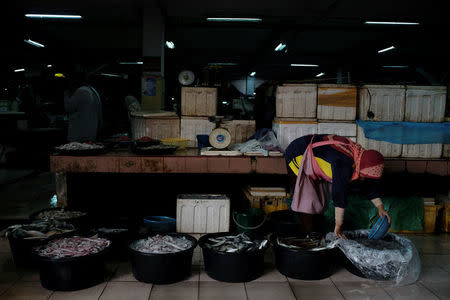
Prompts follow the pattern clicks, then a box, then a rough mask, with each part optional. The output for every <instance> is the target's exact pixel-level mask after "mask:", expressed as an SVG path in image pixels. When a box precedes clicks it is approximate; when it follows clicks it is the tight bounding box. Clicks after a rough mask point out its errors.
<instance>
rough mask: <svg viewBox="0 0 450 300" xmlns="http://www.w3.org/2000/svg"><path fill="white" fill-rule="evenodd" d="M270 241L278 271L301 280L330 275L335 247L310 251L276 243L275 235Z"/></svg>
mask: <svg viewBox="0 0 450 300" xmlns="http://www.w3.org/2000/svg"><path fill="white" fill-rule="evenodd" d="M271 242H272V245H273V248H274V253H275V265H276V267H277V269H278V271H279V272H280V273H281V274H283V275H285V276H287V277H290V278H295V279H301V280H320V279H324V278H327V277H330V276H331V275H332V273H333V271H334V270H335V266H336V251H337V250H336V249H324V250H319V251H311V250H307V249H292V248H288V247H284V246H280V245H278V243H277V242H276V236H275V235H272V238H271Z"/></svg>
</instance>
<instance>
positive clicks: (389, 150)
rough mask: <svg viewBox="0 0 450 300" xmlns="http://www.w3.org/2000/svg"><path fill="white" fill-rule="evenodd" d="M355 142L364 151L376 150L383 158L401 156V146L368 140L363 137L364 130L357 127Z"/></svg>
mask: <svg viewBox="0 0 450 300" xmlns="http://www.w3.org/2000/svg"><path fill="white" fill-rule="evenodd" d="M356 141H357V142H358V144H361V146H362V147H363V148H364V149H367V150H369V149H371V150H377V151H378V152H380V153H381V154H383V156H384V157H399V156H400V155H401V154H402V145H401V144H394V143H389V142H384V141H376V140H372V139H368V138H366V136H365V135H364V129H362V127H360V126H358V132H357V137H356Z"/></svg>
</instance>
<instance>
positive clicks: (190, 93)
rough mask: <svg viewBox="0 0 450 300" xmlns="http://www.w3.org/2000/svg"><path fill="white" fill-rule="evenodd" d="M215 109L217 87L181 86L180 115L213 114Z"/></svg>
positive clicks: (207, 115)
mask: <svg viewBox="0 0 450 300" xmlns="http://www.w3.org/2000/svg"><path fill="white" fill-rule="evenodd" d="M216 111H217V89H216V88H209V87H182V88H181V115H183V116H206V117H210V116H215V115H216Z"/></svg>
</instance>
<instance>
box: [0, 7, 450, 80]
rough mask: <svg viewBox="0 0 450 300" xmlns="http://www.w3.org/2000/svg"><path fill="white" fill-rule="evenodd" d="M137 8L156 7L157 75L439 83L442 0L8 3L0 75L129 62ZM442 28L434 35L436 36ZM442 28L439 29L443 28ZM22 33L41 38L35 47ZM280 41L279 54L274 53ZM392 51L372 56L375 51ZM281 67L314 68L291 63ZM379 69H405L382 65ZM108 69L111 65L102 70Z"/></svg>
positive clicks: (442, 75) (138, 32)
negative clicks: (162, 54)
mask: <svg viewBox="0 0 450 300" xmlns="http://www.w3.org/2000/svg"><path fill="white" fill-rule="evenodd" d="M145 6H149V7H157V8H159V9H161V11H162V14H163V15H164V16H165V17H166V39H167V40H171V41H174V43H175V45H176V48H175V50H168V49H166V58H165V59H166V70H167V71H166V72H167V73H169V74H170V73H171V72H173V73H176V72H178V71H179V70H181V69H185V68H189V69H193V70H201V69H202V68H204V67H205V66H207V65H208V63H211V62H233V63H236V64H237V65H236V66H230V67H225V68H224V69H223V70H222V71H223V72H226V73H227V74H228V76H231V77H238V76H243V75H245V74H248V72H250V71H256V72H257V76H260V77H264V78H267V79H304V80H308V79H310V78H314V75H315V74H317V73H318V72H319V71H320V72H325V73H326V76H324V78H328V79H331V80H334V78H336V77H338V76H340V75H338V72H340V74H343V75H342V76H344V77H345V78H347V79H348V77H349V76H350V75H351V76H352V80H360V81H376V80H377V81H380V80H382V81H385V82H394V81H395V82H399V81H405V82H419V83H422V82H424V83H434V84H446V83H448V82H449V78H448V76H447V75H446V74H448V71H449V65H450V58H449V55H448V53H450V47H449V46H448V44H449V43H448V42H447V36H448V32H449V28H450V19H449V18H447V16H446V15H447V13H448V11H449V9H448V4H447V3H446V1H434V0H431V1H430V0H429V1H417V0H397V1H385V0H379V1H352V0H321V1H318V0H316V1H313V0H309V1H302V0H301V1H286V0H278V1H276V2H275V1H273V0H272V1H269V0H259V1H242V0H241V1H235V0H228V1H220V2H219V1H210V0H209V1H207V0H200V1H191V2H187V1H181V0H160V1H146V0H135V1H119V0H109V1H104V0H91V1H89V2H87V1H74V0H66V1H47V0H40V1H37V0H28V1H16V2H15V4H14V7H13V8H8V11H9V12H10V13H8V16H7V18H6V22H7V24H8V28H11V29H12V30H6V31H5V38H4V40H5V41H6V43H5V45H6V47H4V48H3V50H4V51H3V52H4V55H3V56H2V59H1V61H0V63H1V64H0V67H1V73H2V74H3V75H4V76H6V75H5V74H10V72H11V70H12V69H14V68H20V67H23V66H34V67H36V66H39V65H45V64H48V63H51V64H55V65H58V64H59V65H70V64H75V63H82V64H87V65H89V66H91V67H92V68H94V67H96V66H99V65H102V64H111V63H114V62H116V61H118V60H127V59H139V58H140V57H141V53H142V35H143V34H142V18H143V17H142V16H143V13H142V11H143V8H144V7H145ZM30 12H40V13H43V12H45V13H77V14H80V15H82V16H83V20H81V21H42V20H30V19H26V18H24V14H25V13H30ZM211 16H217V17H230V16H232V17H260V18H262V19H263V21H262V22H261V23H257V24H253V23H252V24H249V23H245V24H244V23H211V22H206V20H205V18H206V17H211ZM365 20H386V21H392V20H397V21H415V22H420V23H421V25H420V26H402V27H399V26H372V25H365V24H364V21H365ZM443 30H444V32H442V31H443ZM445 32H447V34H445ZM24 38H31V39H33V40H36V41H42V42H44V43H45V44H46V48H43V49H38V48H36V47H33V46H30V45H28V44H25V43H24V42H23V40H24ZM280 42H284V43H286V44H287V45H288V46H287V52H282V53H280V52H275V51H274V48H275V47H276V46H277V45H278V43H280ZM391 45H395V46H396V49H394V50H393V51H389V52H386V53H382V54H378V53H377V50H380V49H382V48H385V47H388V46H391ZM291 63H310V64H318V65H320V67H319V68H315V69H305V68H292V67H290V64H291ZM383 65H407V66H408V68H407V69H386V68H382V66H383ZM111 68H112V67H111Z"/></svg>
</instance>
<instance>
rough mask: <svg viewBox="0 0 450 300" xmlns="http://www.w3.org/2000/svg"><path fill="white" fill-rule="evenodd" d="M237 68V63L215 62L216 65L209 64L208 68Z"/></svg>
mask: <svg viewBox="0 0 450 300" xmlns="http://www.w3.org/2000/svg"><path fill="white" fill-rule="evenodd" d="M214 65H216V66H237V63H232V62H229V63H227V62H215V63H208V66H214Z"/></svg>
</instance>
